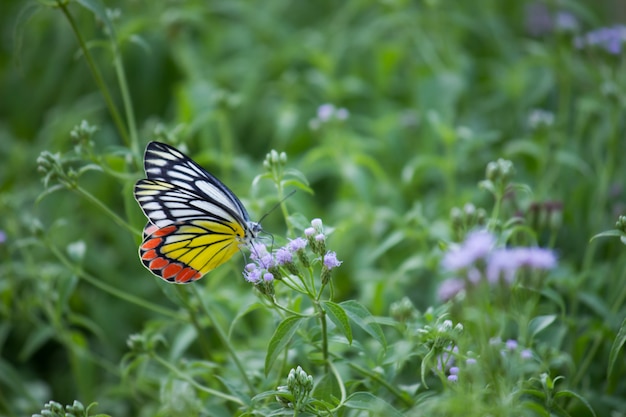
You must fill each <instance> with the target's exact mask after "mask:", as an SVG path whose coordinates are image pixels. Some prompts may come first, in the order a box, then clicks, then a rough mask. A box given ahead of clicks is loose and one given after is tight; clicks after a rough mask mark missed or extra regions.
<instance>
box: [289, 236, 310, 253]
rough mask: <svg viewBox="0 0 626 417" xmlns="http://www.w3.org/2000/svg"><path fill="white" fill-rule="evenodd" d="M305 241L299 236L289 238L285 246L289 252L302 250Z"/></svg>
mask: <svg viewBox="0 0 626 417" xmlns="http://www.w3.org/2000/svg"><path fill="white" fill-rule="evenodd" d="M306 244H307V241H306V239H303V238H301V237H298V238H295V239H294V240H290V241H289V243H288V244H287V248H288V249H289V250H290V251H291V252H298V251H300V250H303V249H304V248H305V247H306Z"/></svg>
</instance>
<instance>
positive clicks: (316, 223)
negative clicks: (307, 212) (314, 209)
mask: <svg viewBox="0 0 626 417" xmlns="http://www.w3.org/2000/svg"><path fill="white" fill-rule="evenodd" d="M311 226H313V227H314V228H315V229H316V230H322V219H313V220H311Z"/></svg>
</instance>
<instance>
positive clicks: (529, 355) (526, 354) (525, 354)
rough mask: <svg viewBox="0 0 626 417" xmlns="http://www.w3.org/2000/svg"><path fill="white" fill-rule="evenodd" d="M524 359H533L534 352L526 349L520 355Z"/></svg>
mask: <svg viewBox="0 0 626 417" xmlns="http://www.w3.org/2000/svg"><path fill="white" fill-rule="evenodd" d="M519 355H520V357H521V358H522V359H531V358H532V357H533V351H532V350H530V349H524V350H522V351H521V352H520V353H519Z"/></svg>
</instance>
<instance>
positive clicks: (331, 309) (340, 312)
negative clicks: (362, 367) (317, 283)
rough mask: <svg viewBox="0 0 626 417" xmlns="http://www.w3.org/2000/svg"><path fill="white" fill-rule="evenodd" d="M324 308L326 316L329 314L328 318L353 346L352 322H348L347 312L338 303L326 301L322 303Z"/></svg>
mask: <svg viewBox="0 0 626 417" xmlns="http://www.w3.org/2000/svg"><path fill="white" fill-rule="evenodd" d="M322 307H323V308H324V311H326V314H328V318H329V319H330V321H332V322H333V323H335V326H337V328H338V329H339V331H341V333H343V335H344V336H345V337H346V339H348V342H350V344H352V328H351V327H350V321H349V320H348V315H347V314H346V312H345V310H344V309H343V308H342V307H341V306H340V305H339V304H336V303H333V302H332V301H324V302H322Z"/></svg>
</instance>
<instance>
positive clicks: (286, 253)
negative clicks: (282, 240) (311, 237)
mask: <svg viewBox="0 0 626 417" xmlns="http://www.w3.org/2000/svg"><path fill="white" fill-rule="evenodd" d="M291 262H293V255H292V254H291V251H290V250H289V249H288V248H286V247H284V248H279V249H278V250H277V251H276V263H277V264H278V265H285V264H288V263H291Z"/></svg>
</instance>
